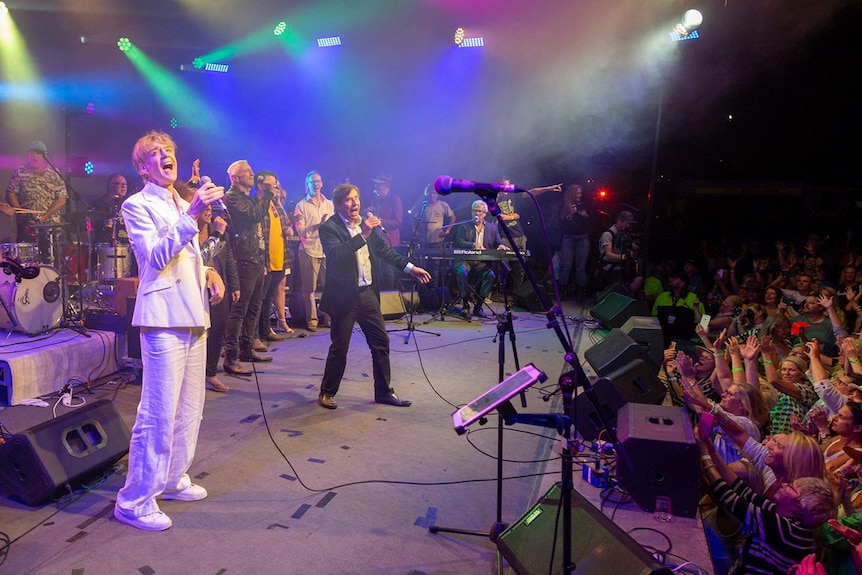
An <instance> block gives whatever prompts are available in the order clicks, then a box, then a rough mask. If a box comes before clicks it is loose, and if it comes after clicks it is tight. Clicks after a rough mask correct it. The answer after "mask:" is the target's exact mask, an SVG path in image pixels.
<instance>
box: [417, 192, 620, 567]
mask: <svg viewBox="0 0 862 575" xmlns="http://www.w3.org/2000/svg"><path fill="white" fill-rule="evenodd" d="M474 191H475V193H476V194H477V195H478V196H480V197H481V198H482V199H483V200H485V202H486V203H487V204H488V211H489V213H490V214H492V215H493V216H494V217H495V218H497V222H498V224H499V227H500V228H501V229H502V230H503V233H504V235H505V236H506V238H507V239H508V240H509V244H510V245H511V246H512V248H513V251H514V252H515V255H516V257H517V258H518V263H519V264H520V265H521V268H522V269H523V270H524V273H525V275H526V277H527V279H528V280H529V282H530V285H531V286H532V287H533V290H534V291H535V293H536V295H537V296H538V298H539V301H540V302H541V304H542V309H544V310H545V311H544V313H545V317H546V318H547V319H548V323H547V324H546V326H547V327H548V329H552V330H553V331H554V333H555V334H556V336H557V339H558V340H559V342H560V345H561V346H562V347H563V350H564V351H565V361H566V363H567V364H569V365H570V366H571V370H568V371H566V372H565V373H563V374H561V375H560V379H559V387H560V390H561V391H562V393H563V413H562V414H561V415H549V414H514V415H511V416H509V417H507V420H508V421H507V423H525V424H529V425H540V426H543V427H548V428H555V429H557V431H558V432H559V433H560V434H561V435H562V436H563V437H564V439H565V442H564V444H563V445H564V446H563V448H562V450H561V461H562V465H561V471H560V474H561V479H560V484H561V492H562V493H561V501H560V504H561V505H562V507H563V509H562V516H563V533H562V535H563V550H562V573H563V575H570V574H571V573H573V572H574V570H575V567H576V566H575V565H574V564H573V563H572V491H573V490H574V481H573V478H572V473H573V471H574V450H573V449H572V433H571V426H572V422H573V421H575V417H574V411H573V410H574V406H575V402H574V401H573V397H574V392H575V390H576V389H577V388H578V387H579V386H580V387H583V389H584V393H585V394H586V397H587V399H588V400H589V402H590V404H591V406H592V408H593V409H594V410H595V413H596V415H597V417H598V418H599V422H600V423H601V425H602V427H603V428H604V429H605V431H606V433H607V435H608V438H609V439H610V441H611V443H612V444H613V445H614V446H615V448H617V449H616V453H617V454H618V455H617V456H618V457H620V458H621V459H622V462H621V463H622V465H626V466H627V467H629V468H630V467H631V461H630V460H628V459H627V458H626V457H625V456H624V455H623V454H622V453H621V450H620V449H619V438H618V437H617V434H616V430H615V429H614V428H613V427H611V426H610V425H609V423H608V421H607V418H606V417H605V415H604V413H603V410H602V407H601V404H600V402H599V400H598V397H597V396H596V394H595V390H594V388H593V386H592V384H591V383H590V380H589V378H588V377H587V375H586V373H585V372H584V369H583V366H581V363H580V361H579V360H578V357H577V355H576V354H575V352H574V349H573V348H572V344H571V342H570V341H569V339H568V338H567V337H566V336H565V334H564V332H563V329H562V328H561V327H560V323H559V321H558V318H557V316H558V315H561V313H562V310H561V309H560V307H559V305H555V306H553V307H551V305H550V304H549V302H548V299H547V297H546V295H545V294H544V292H543V291H540V290H539V286H538V282H537V281H536V277H535V276H534V275H533V272H532V271H531V270H530V268H529V267H527V262H526V260H524V255H523V254H522V253H521V252H520V250H519V249H518V247H517V245H515V242H514V241H513V238H512V234H511V232H510V231H509V230H508V228H506V226H504V225H503V219H502V215H501V212H500V207H499V206H498V205H497V190H495V189H484V190H478V189H474ZM499 417H500V419H501V420H502V419H503V417H504V416H503V414H500V415H499ZM501 425H502V423H501ZM500 437H502V435H500ZM500 450H501V443H500V442H499V441H498V462H500V461H502V455H500ZM500 465H501V463H498V468H499V466H500ZM498 501H500V502H501V501H502V500H501V498H500V497H499V496H498ZM499 518H500V509H499V508H498V520H499ZM432 532H435V531H433V530H432ZM492 540H494V538H492ZM497 561H498V571H499V568H500V567H501V566H500V552H499V548H498V552H497Z"/></svg>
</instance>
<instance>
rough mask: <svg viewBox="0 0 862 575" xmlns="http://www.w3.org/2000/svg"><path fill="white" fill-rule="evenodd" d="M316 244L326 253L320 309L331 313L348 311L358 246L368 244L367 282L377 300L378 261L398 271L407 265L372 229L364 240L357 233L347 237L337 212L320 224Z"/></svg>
mask: <svg viewBox="0 0 862 575" xmlns="http://www.w3.org/2000/svg"><path fill="white" fill-rule="evenodd" d="M320 243H321V244H323V253H324V255H326V284H325V285H324V287H323V295H322V296H321V298H320V309H322V310H323V311H325V312H326V313H328V314H330V315H333V316H343V315H346V314H347V313H349V312H350V310H351V309H352V308H353V304H354V303H355V301H356V297H357V296H358V294H359V269H358V268H357V265H356V251H357V250H358V249H359V248H361V247H362V246H364V245H366V244H367V245H368V253H369V255H370V259H371V285H372V287H373V288H374V292H375V293H376V294H377V298H378V299H380V287H379V278H380V277H381V276H380V273H381V272H380V271H379V270H380V263H381V260H383V261H387V262H389V263H390V264H392V265H393V266H395V267H396V268H397V269H399V270H401V269H404V267H405V266H406V265H407V264H408V260H407V258H405V257H403V256H400V255H399V254H398V253H397V252H396V251H395V250H393V249H392V248H390V247H389V246H387V245H386V242H384V241H383V240H382V239H381V238H380V236H379V235H377V232H376V231H374V232H372V233H371V235H370V236H368V240H365V239H364V238H363V237H362V236H361V235H357V236H354V237H350V231H349V230H348V229H347V226H346V225H345V224H344V220H342V219H341V215H340V214H339V213H338V212H336V213H335V214H334V215H333V216H332V217H330V218H327V220H326V221H325V222H323V223H322V224H320Z"/></svg>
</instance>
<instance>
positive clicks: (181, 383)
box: [114, 132, 224, 531]
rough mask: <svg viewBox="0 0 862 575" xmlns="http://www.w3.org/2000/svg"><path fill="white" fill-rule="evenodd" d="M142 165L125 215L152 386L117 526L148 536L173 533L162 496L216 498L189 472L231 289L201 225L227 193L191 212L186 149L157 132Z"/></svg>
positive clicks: (215, 192)
mask: <svg viewBox="0 0 862 575" xmlns="http://www.w3.org/2000/svg"><path fill="white" fill-rule="evenodd" d="M132 162H133V163H134V165H135V169H137V171H138V173H139V174H140V175H141V177H142V178H143V179H144V181H145V182H146V185H145V186H144V188H143V189H142V190H141V191H140V192H139V193H137V194H135V195H133V196H130V197H129V198H128V199H127V200H126V201H125V202H124V203H123V207H122V211H123V216H124V219H125V223H126V230H127V232H128V235H129V242H130V244H131V246H132V248H133V249H134V252H135V256H136V258H137V261H138V267H139V270H140V285H139V286H138V293H137V300H136V304H135V312H134V315H133V317H132V325H135V326H140V328H141V360H142V362H143V385H142V388H141V402H140V403H139V404H138V412H137V417H136V418H135V426H134V428H133V430H132V439H131V442H130V444H129V470H128V475H127V476H126V484H125V486H124V487H123V488H122V489H120V491H119V492H118V493H117V503H116V505H115V506H114V517H116V518H117V519H118V520H119V521H122V522H123V523H128V524H129V525H132V526H134V527H137V528H138V529H144V530H147V531H163V530H165V529H167V528H169V527H170V526H171V524H172V523H171V519H170V518H169V517H168V516H167V515H165V514H164V513H162V511H161V510H160V509H159V504H158V503H157V502H156V497H159V496H161V498H162V499H178V500H182V501H197V500H199V499H203V498H204V497H206V496H207V491H206V489H204V488H203V487H201V486H200V485H195V484H193V483H192V482H191V478H190V477H189V475H188V469H189V467H190V466H191V462H192V459H193V457H194V452H195V446H196V444H197V439H198V430H199V429H200V421H201V416H202V414H203V406H204V396H205V393H206V391H205V389H206V388H205V384H204V381H205V363H206V334H207V329H208V328H209V325H210V320H209V303H213V304H215V303H218V302H219V301H220V300H221V299H222V297H223V296H224V282H223V281H222V279H221V277H219V275H218V273H217V272H216V271H215V270H214V269H212V268H205V267H204V264H203V258H202V257H201V252H200V246H199V245H198V225H197V218H198V216H199V215H200V214H201V213H202V212H203V211H204V209H205V208H206V206H207V205H209V204H212V203H213V202H215V201H217V200H219V199H220V198H221V197H222V196H223V195H224V188H222V187H220V186H215V185H214V184H212V183H207V184H204V185H203V186H201V187H200V188H198V189H197V190H196V191H195V193H194V196H193V197H192V199H191V203H189V202H186V201H185V200H183V199H182V198H180V196H179V194H178V193H177V191H176V189H175V188H174V182H175V181H176V179H177V159H176V146H175V145H174V142H173V141H172V140H171V138H170V136H168V135H167V134H164V133H161V132H150V133H148V134H146V135H145V136H144V137H142V138H141V139H140V140H138V142H137V143H136V144H135V147H134V150H133V151H132Z"/></svg>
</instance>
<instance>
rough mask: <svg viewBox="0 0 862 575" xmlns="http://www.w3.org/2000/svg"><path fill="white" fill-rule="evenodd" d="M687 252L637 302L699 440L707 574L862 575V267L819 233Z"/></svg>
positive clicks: (672, 394) (664, 375) (671, 389)
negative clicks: (654, 326) (659, 334)
mask: <svg viewBox="0 0 862 575" xmlns="http://www.w3.org/2000/svg"><path fill="white" fill-rule="evenodd" d="M697 255H698V256H699V257H700V258H701V259H700V260H698V259H692V260H688V261H686V262H685V263H684V264H683V265H682V266H681V267H677V264H676V262H674V261H670V260H666V261H663V262H659V263H657V264H655V265H653V266H652V267H651V270H650V272H651V273H648V274H647V275H648V277H647V278H646V281H645V283H644V291H643V293H642V294H641V297H643V298H644V299H647V300H648V301H649V302H650V303H651V304H652V306H651V309H652V313H653V315H655V316H657V317H658V318H659V322H660V324H661V326H662V330H663V332H664V336H665V342H666V349H665V351H664V361H663V365H662V367H661V371H660V374H659V377H660V379H661V380H662V381H663V382H664V383H665V385H666V386H667V389H668V399H669V401H671V402H672V403H674V404H675V405H679V406H686V407H688V409H689V410H690V412H691V413H692V414H693V417H694V418H695V420H696V425H697V429H698V430H699V438H698V445H699V448H700V452H701V462H702V470H701V471H702V474H703V480H704V485H705V487H707V488H708V489H707V491H708V493H709V494H710V495H711V497H707V498H706V499H705V500H704V501H703V502H702V503H703V506H704V510H705V511H704V517H705V525H706V526H707V534H708V538H709V543H710V551H711V553H712V555H713V561H714V564H715V566H716V570H717V571H716V572H717V573H720V574H722V575H723V574H724V573H734V574H736V573H774V574H776V575H777V574H784V573H788V571H790V572H795V573H830V574H832V573H841V574H844V573H858V572H860V569H862V545H860V544H859V542H860V540H862V538H860V536H859V531H858V530H859V528H860V527H862V487H860V477H862V360H860V352H862V340H860V339H859V325H858V321H859V319H858V309H859V303H858V300H859V296H860V292H862V290H860V289H859V283H858V281H857V265H858V264H859V263H860V262H859V261H858V259H859V258H858V257H857V255H856V254H854V253H853V252H852V251H851V250H850V249H849V248H848V247H847V246H827V245H825V244H824V243H823V242H822V241H820V239H819V238H818V237H817V236H810V237H808V238H807V239H806V241H805V242H804V243H803V244H802V245H801V246H797V247H794V246H793V245H792V244H790V243H785V242H776V243H775V244H774V249H773V250H768V249H765V248H764V247H763V246H762V245H761V244H760V243H759V242H751V243H750V244H747V245H744V246H743V247H742V248H741V249H740V250H739V251H738V252H737V253H733V252H732V251H729V248H728V247H727V246H724V247H723V248H722V247H720V246H709V245H708V244H703V245H702V246H701V247H700V253H699V254H697ZM701 266H703V267H704V268H705V269H706V270H708V273H705V274H704V275H701V274H700V273H698V269H699V268H700V267H701ZM680 322H682V323H684V325H680ZM810 554H815V555H812V556H809V555H810Z"/></svg>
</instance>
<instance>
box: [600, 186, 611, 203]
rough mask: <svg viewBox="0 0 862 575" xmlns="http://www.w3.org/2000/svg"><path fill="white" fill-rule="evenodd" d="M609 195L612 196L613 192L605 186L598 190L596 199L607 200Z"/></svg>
mask: <svg viewBox="0 0 862 575" xmlns="http://www.w3.org/2000/svg"><path fill="white" fill-rule="evenodd" d="M609 197H611V192H610V190H608V189H607V188H605V187H601V188H599V189H598V190H597V191H596V199H597V200H598V201H600V202H604V201H606V200H607V199H608V198H609Z"/></svg>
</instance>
